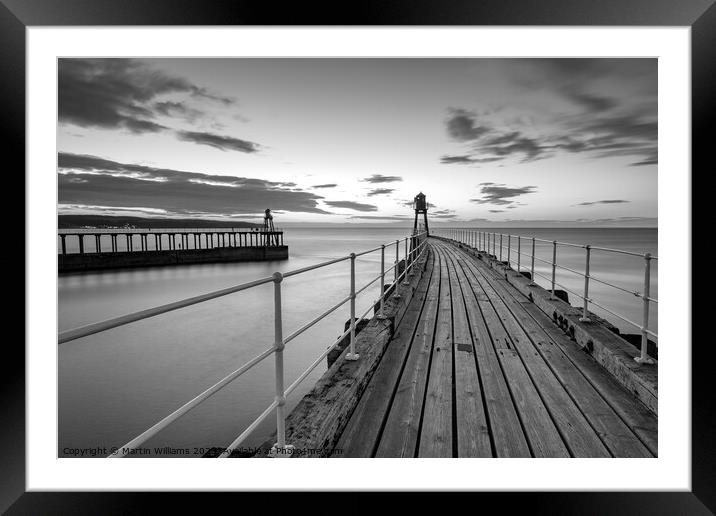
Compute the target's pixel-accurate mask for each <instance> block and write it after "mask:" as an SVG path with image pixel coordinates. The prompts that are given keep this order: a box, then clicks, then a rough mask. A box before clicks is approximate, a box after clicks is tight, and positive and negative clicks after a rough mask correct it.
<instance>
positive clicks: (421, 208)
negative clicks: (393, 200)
mask: <svg viewBox="0 0 716 516" xmlns="http://www.w3.org/2000/svg"><path fill="white" fill-rule="evenodd" d="M413 208H414V209H415V222H414V223H413V233H417V231H418V215H419V214H420V213H422V214H423V220H424V221H425V232H426V233H427V234H428V236H430V230H429V229H428V203H427V201H426V200H425V194H424V193H423V192H420V193H419V194H418V195H416V196H415V199H413Z"/></svg>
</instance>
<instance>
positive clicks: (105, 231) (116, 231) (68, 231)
mask: <svg viewBox="0 0 716 516" xmlns="http://www.w3.org/2000/svg"><path fill="white" fill-rule="evenodd" d="M263 232H265V230H264V229H263V228H262V227H255V228H246V227H225V228H208V227H207V228H89V227H87V228H59V229H58V230H57V234H58V235H78V234H82V235H95V234H102V235H122V234H125V233H131V234H139V233H263ZM270 232H274V233H281V232H283V229H281V228H278V227H276V228H274V229H273V230H272V231H270Z"/></svg>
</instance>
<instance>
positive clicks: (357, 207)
mask: <svg viewBox="0 0 716 516" xmlns="http://www.w3.org/2000/svg"><path fill="white" fill-rule="evenodd" d="M323 202H324V204H326V205H327V206H330V207H331V208H345V209H347V210H354V211H378V207H377V206H374V205H373V204H363V203H360V202H353V201H323Z"/></svg>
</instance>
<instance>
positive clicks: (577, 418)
mask: <svg viewBox="0 0 716 516" xmlns="http://www.w3.org/2000/svg"><path fill="white" fill-rule="evenodd" d="M465 258H466V260H465V261H464V263H465V265H466V266H467V267H469V268H470V270H471V271H472V272H473V274H475V279H476V280H477V281H478V283H479V284H480V285H481V286H482V287H483V289H484V290H485V292H487V294H488V296H490V298H491V299H492V303H493V306H494V307H495V310H496V311H497V313H498V314H499V315H500V319H501V320H502V321H503V324H504V325H505V327H506V329H507V331H508V333H509V334H510V337H511V339H512V343H513V345H514V348H515V350H516V351H517V353H518V354H519V355H520V357H521V358H522V361H523V363H524V365H525V369H526V370H527V373H528V374H529V376H530V378H531V379H532V382H533V383H534V385H535V386H536V388H537V391H538V392H539V394H540V397H541V398H542V400H543V402H544V404H545V407H546V408H547V411H548V412H549V414H550V416H551V417H552V420H553V421H554V423H555V425H556V426H557V429H558V430H559V431H560V434H561V435H562V439H563V440H564V442H565V443H566V445H567V447H568V449H569V451H570V454H571V455H573V456H574V457H610V456H611V454H610V453H609V451H608V450H607V448H606V447H605V445H604V443H603V442H602V441H601V439H600V438H599V436H598V435H597V433H596V431H595V430H594V429H593V428H592V426H591V425H590V424H589V422H588V421H587V419H586V418H585V417H584V415H583V414H582V412H581V410H580V409H579V407H578V406H577V405H576V404H575V403H574V400H573V399H572V398H571V397H570V396H569V394H568V393H567V391H566V390H565V389H564V387H563V386H562V384H561V383H560V382H559V381H558V379H557V378H556V377H555V375H554V373H553V372H552V370H551V369H550V368H549V367H548V366H547V364H546V363H545V360H544V358H543V357H542V356H541V355H540V354H539V352H538V351H537V349H536V348H535V346H534V345H533V343H532V341H531V340H530V338H529V336H528V335H527V333H526V332H525V331H524V329H523V328H522V326H521V321H520V320H518V318H517V317H516V316H515V314H514V313H513V312H511V311H510V310H509V308H508V307H507V304H506V301H505V299H504V297H507V296H506V294H505V292H504V289H502V290H500V289H499V288H498V287H497V285H495V283H497V282H499V281H503V282H504V280H502V279H497V278H495V277H494V275H493V274H491V273H489V272H487V274H486V273H485V271H483V270H480V269H479V267H476V266H474V264H472V263H469V262H471V261H472V260H470V258H469V257H465ZM487 275H489V276H490V278H489V279H488V277H487ZM523 317H524V314H523Z"/></svg>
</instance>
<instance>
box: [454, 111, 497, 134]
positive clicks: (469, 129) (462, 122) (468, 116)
mask: <svg viewBox="0 0 716 516" xmlns="http://www.w3.org/2000/svg"><path fill="white" fill-rule="evenodd" d="M445 125H446V126H447V132H448V135H450V137H451V138H452V139H453V140H457V141H459V142H469V141H472V140H477V139H478V138H480V137H481V136H482V135H483V134H485V133H488V132H490V131H491V129H490V128H489V127H486V126H483V125H480V124H479V123H478V122H477V119H476V118H475V115H474V114H473V113H470V112H469V111H467V110H465V109H450V110H449V116H448V118H447V120H446V122H445Z"/></svg>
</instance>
